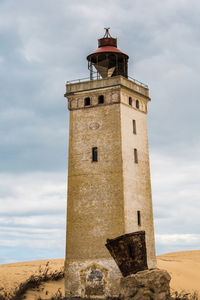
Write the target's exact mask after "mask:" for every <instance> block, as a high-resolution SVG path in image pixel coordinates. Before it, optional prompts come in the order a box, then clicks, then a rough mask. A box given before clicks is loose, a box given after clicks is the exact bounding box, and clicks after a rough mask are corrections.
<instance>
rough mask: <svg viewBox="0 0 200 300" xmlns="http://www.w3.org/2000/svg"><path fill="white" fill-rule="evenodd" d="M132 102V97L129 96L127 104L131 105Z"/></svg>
mask: <svg viewBox="0 0 200 300" xmlns="http://www.w3.org/2000/svg"><path fill="white" fill-rule="evenodd" d="M132 102H133V100H132V98H131V97H129V98H128V104H129V105H131V106H132Z"/></svg>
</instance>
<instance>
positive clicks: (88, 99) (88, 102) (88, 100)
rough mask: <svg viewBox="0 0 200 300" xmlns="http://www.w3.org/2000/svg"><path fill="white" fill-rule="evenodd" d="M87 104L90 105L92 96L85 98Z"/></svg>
mask: <svg viewBox="0 0 200 300" xmlns="http://www.w3.org/2000/svg"><path fill="white" fill-rule="evenodd" d="M84 104H85V106H89V105H90V98H89V97H87V98H85V103H84Z"/></svg>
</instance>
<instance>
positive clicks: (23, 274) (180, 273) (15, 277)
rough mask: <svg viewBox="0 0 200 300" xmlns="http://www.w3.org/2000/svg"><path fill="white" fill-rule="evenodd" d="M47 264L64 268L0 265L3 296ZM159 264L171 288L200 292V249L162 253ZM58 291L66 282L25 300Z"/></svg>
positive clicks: (51, 262)
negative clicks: (170, 278)
mask: <svg viewBox="0 0 200 300" xmlns="http://www.w3.org/2000/svg"><path fill="white" fill-rule="evenodd" d="M48 261H49V268H50V270H60V269H61V268H62V267H63V265H64V259H53V260H43V261H31V262H23V263H12V264H5V265H0V294H1V293H2V291H4V290H5V291H9V292H10V291H12V290H14V289H15V288H16V287H17V286H18V285H19V284H20V283H21V282H24V281H26V280H27V279H28V278H29V277H30V276H31V275H32V274H39V268H40V269H41V268H42V269H43V270H44V269H45V265H46V263H47V262H48ZM157 262H158V268H160V269H165V270H167V271H168V272H169V273H170V275H171V277H172V280H171V288H172V289H174V290H179V291H180V290H185V291H188V292H192V291H195V290H196V291H199V293H200V250H198V251H183V252H175V253H168V254H163V255H160V256H158V257H157ZM58 289H60V291H61V292H62V294H63V295H64V279H61V280H59V281H50V282H47V283H44V284H42V285H41V286H40V287H39V288H37V289H34V290H33V289H32V290H30V291H28V292H27V293H26V294H25V296H26V298H25V299H28V300H36V299H38V297H39V295H40V296H41V298H42V299H49V298H50V297H51V296H52V295H55V293H56V292H57V291H58Z"/></svg>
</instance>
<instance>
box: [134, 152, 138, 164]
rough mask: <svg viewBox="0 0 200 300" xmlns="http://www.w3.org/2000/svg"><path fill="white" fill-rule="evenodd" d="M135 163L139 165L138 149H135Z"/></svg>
mask: <svg viewBox="0 0 200 300" xmlns="http://www.w3.org/2000/svg"><path fill="white" fill-rule="evenodd" d="M134 161H135V163H136V164H137V163H138V153H137V149H134Z"/></svg>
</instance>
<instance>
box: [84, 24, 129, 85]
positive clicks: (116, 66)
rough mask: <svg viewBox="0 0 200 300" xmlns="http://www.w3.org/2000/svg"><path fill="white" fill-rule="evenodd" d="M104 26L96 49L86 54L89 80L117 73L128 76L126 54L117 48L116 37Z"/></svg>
mask: <svg viewBox="0 0 200 300" xmlns="http://www.w3.org/2000/svg"><path fill="white" fill-rule="evenodd" d="M109 29H110V28H105V30H106V32H105V35H104V37H103V38H101V39H98V49H97V50H95V51H94V52H93V53H92V54H89V55H88V56H87V60H88V69H89V70H90V80H93V79H94V78H109V77H113V76H117V75H122V76H124V77H126V78H127V77H128V59H129V57H128V55H127V54H125V53H123V52H122V51H121V50H119V49H118V48H117V39H116V38H113V37H111V35H110V32H109Z"/></svg>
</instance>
